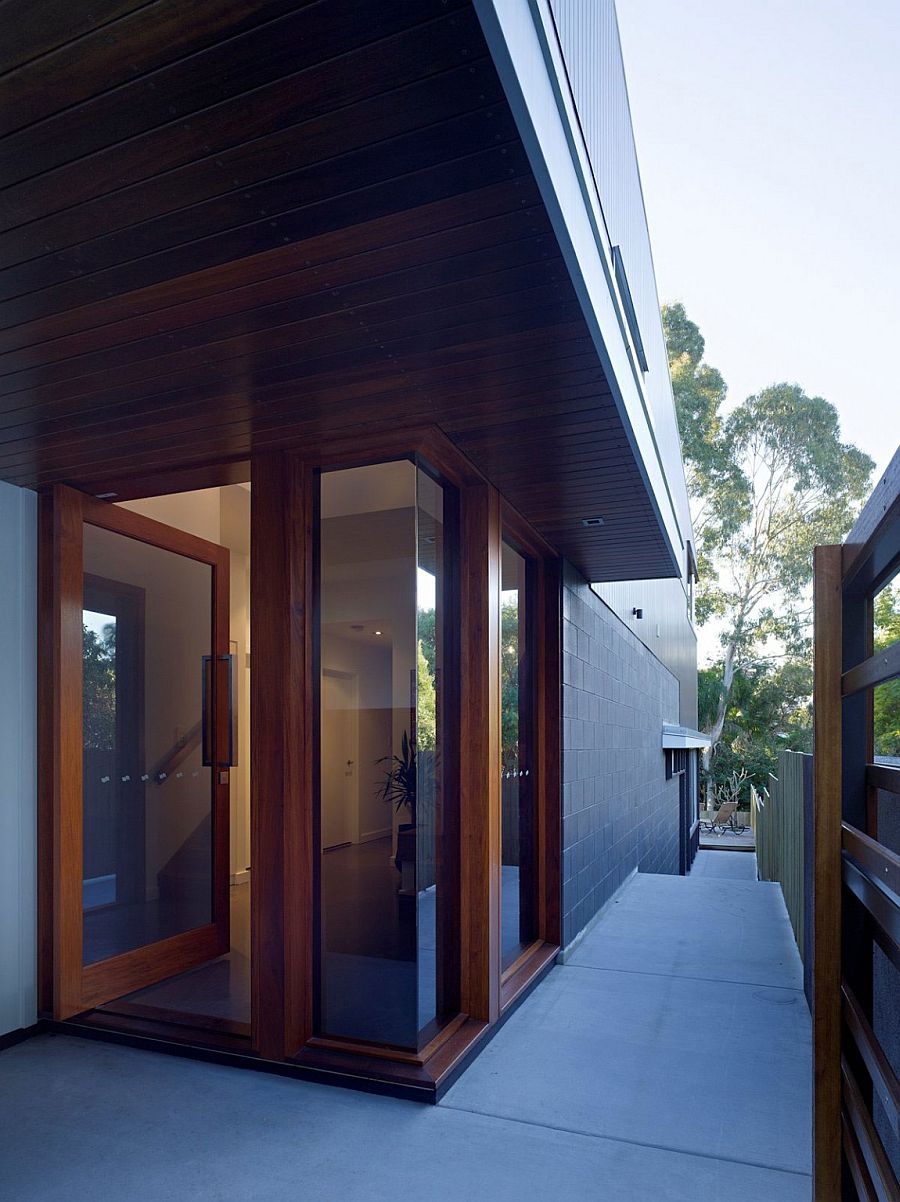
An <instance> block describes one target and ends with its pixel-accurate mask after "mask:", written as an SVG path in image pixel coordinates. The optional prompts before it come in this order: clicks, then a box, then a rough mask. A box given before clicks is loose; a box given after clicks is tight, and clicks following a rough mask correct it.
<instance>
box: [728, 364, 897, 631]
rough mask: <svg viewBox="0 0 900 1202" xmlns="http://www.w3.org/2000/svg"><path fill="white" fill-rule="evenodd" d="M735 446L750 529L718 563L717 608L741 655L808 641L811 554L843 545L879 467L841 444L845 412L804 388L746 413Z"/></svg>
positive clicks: (774, 392) (735, 416)
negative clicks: (771, 643)
mask: <svg viewBox="0 0 900 1202" xmlns="http://www.w3.org/2000/svg"><path fill="white" fill-rule="evenodd" d="M725 432H726V439H727V441H728V444H729V446H730V447H731V448H732V450H733V453H734V455H735V456H736V458H737V460H738V462H739V464H740V466H741V469H742V471H743V472H744V475H745V476H746V478H747V480H748V482H749V488H750V493H749V499H750V510H749V514H748V518H747V520H746V521H744V522H742V523H741V525H740V526H739V527H738V528H737V529H736V530H735V532H734V533H733V534H732V535H731V537H730V538H729V539H727V540H726V541H725V543H724V544H723V546H722V548H721V550H720V552H719V555H718V564H717V567H718V576H719V585H718V588H717V589H716V590H715V602H714V609H715V610H716V611H717V612H718V613H719V614H721V615H723V616H726V618H727V620H728V625H729V627H730V629H729V630H728V632H727V636H728V638H729V639H730V638H734V640H735V641H736V643H737V645H738V647H740V648H748V649H749V650H750V653H751V654H752V649H753V647H754V645H758V644H759V642H760V641H761V640H764V639H766V638H771V637H774V638H778V639H781V640H782V641H783V642H785V643H786V644H787V645H788V646H789V647H790V648H792V649H793V650H794V651H797V652H800V653H802V652H804V651H805V649H806V641H807V639H808V623H809V607H808V603H807V604H799V605H798V603H802V602H805V601H807V598H806V597H805V592H806V590H807V589H808V586H809V585H810V583H811V580H812V551H813V547H814V546H816V545H817V544H820V543H836V542H840V541H841V540H842V539H843V537H844V535H845V534H846V533H847V531H848V530H849V529H850V527H851V525H852V524H853V520H854V517H855V515H856V512H857V509H858V506H859V504H860V502H861V501H862V500H863V499H864V498H865V496H866V494H867V493H868V490H869V478H870V475H871V472H872V468H873V467H874V464H873V462H872V460H871V459H870V458H869V457H868V455H865V454H864V453H863V452H862V451H860V450H859V449H858V448H857V447H855V446H853V445H852V444H849V443H844V442H841V437H840V423H839V420H838V414H837V410H836V409H835V408H834V406H833V405H831V404H829V402H828V401H826V400H824V399H823V398H822V397H810V396H807V395H806V393H804V391H803V390H802V389H801V388H800V387H799V386H798V385H796V384H775V385H772V386H771V387H769V388H765V389H763V391H762V392H760V393H758V394H757V395H756V396H751V397H749V398H748V399H747V400H746V401H744V402H743V403H742V404H740V405H738V406H737V407H736V408H735V409H734V410H733V411H732V413H731V414H730V416H729V417H728V420H727V422H726V425H725Z"/></svg>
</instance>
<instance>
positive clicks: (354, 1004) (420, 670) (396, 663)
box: [318, 460, 444, 1047]
mask: <svg viewBox="0 0 900 1202" xmlns="http://www.w3.org/2000/svg"><path fill="white" fill-rule="evenodd" d="M443 504H444V498H443V490H442V489H441V487H440V486H439V485H437V484H436V483H435V482H434V481H432V480H431V479H430V477H428V476H427V475H425V474H424V473H423V472H421V471H420V470H419V469H417V468H416V466H415V465H414V464H413V463H411V462H409V461H405V460H404V461H400V462H395V463H385V464H376V465H372V466H367V467H359V468H350V469H345V470H341V471H334V472H326V473H323V475H322V476H321V491H320V523H319V529H320V537H319V580H320V597H319V619H320V621H319V630H320V635H319V657H320V711H319V715H320V737H319V746H320V771H319V799H320V802H319V847H320V884H319V888H320V898H321V905H320V929H319V1014H318V1027H319V1029H320V1030H321V1031H322V1032H323V1033H326V1034H330V1035H337V1036H345V1037H348V1038H354V1039H363V1040H371V1041H375V1042H379V1043H388V1044H395V1045H399V1046H402V1047H416V1046H417V1045H418V1044H419V1043H420V1042H421V1040H422V1039H423V1038H425V1034H426V1030H427V1028H429V1026H430V1025H432V1024H433V1022H434V1020H435V1019H436V1018H437V1017H438V1016H439V1012H440V1011H441V1009H442V1007H441V1006H440V1005H439V1004H438V987H437V975H438V970H437V959H438V957H437V951H436V949H437V946H438V942H439V940H438V937H437V931H436V927H437V924H438V923H439V922H440V921H441V919H442V915H441V904H442V901H443V898H442V897H441V896H440V891H439V889H438V885H437V882H438V878H439V875H440V865H439V863H438V860H439V851H440V839H439V832H440V829H441V823H442V815H441V805H440V783H441V772H440V768H439V764H440V760H439V755H438V750H439V744H440V729H441V720H442V715H441V710H442V701H441V686H440V681H441V674H442V670H443V665H442V647H443V642H444V639H443V635H442V621H443V612H442V611H443V605H442V596H443V581H442V575H443V561H444V536H443Z"/></svg>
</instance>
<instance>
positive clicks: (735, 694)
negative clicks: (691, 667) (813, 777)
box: [698, 659, 812, 803]
mask: <svg viewBox="0 0 900 1202" xmlns="http://www.w3.org/2000/svg"><path fill="white" fill-rule="evenodd" d="M722 670H723V665H722V663H721V662H719V663H716V664H712V665H711V666H710V667H708V668H701V669H700V671H699V673H698V684H699V690H698V695H699V711H700V725H701V726H702V727H703V728H704V729H709V728H710V727H711V726H712V724H713V722H714V721H715V717H716V712H717V708H718V704H719V693H720V688H721V681H722ZM785 748H787V749H788V750H790V751H806V752H809V751H812V668H811V666H810V664H809V663H808V662H807V661H804V660H790V659H789V660H787V661H786V662H785V663H783V664H781V665H779V666H774V665H772V664H771V663H768V662H766V661H764V660H760V661H757V662H755V663H752V664H747V665H745V666H744V667H742V668H740V669H739V670H738V671H736V672H735V675H734V682H733V685H732V690H731V700H730V704H729V706H728V709H727V711H726V714H725V723H724V726H723V729H722V736H721V739H720V741H719V747H718V752H717V754H716V755H715V757H714V758H713V759H712V761H711V763H710V767H709V770H708V773H707V787H708V786H709V785H710V784H711V785H712V787H713V789H714V790H715V791H716V792H717V793H721V792H722V791H723V790H724V789H725V788H726V786H727V783H728V781H729V780H730V779H731V777H732V774H733V773H735V772H737V773H740V772H741V770H742V769H746V771H747V777H748V786H749V784H753V785H755V786H756V788H757V789H761V788H763V787H766V786H768V783H769V782H768V775H769V773H770V772H774V771H775V766H776V762H777V759H778V752H779V751H781V750H783V749H785ZM748 800H749V787H748V788H747V789H746V795H745V796H743V797H742V798H741V801H742V803H746V802H747V801H748Z"/></svg>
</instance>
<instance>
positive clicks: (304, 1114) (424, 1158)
mask: <svg viewBox="0 0 900 1202" xmlns="http://www.w3.org/2000/svg"><path fill="white" fill-rule="evenodd" d="M754 871H755V857H753V856H752V855H748V854H747V853H745V852H722V851H708V852H701V853H700V855H699V856H698V859H697V862H696V864H695V867H694V871H693V872H692V874H691V876H690V877H688V878H678V877H663V876H649V875H646V876H645V875H639V876H637V877H634V878H633V879H632V880H631V881H630V882H629V884H628V885H627V886H626V888H625V889H624V890H623V891H622V893H621V895H620V897H619V899H618V901H616V902H614V903H613V904H612V905H611V906H610V907H609V908H608V910H607V911H606V913H605V914H604V915H603V916H602V917H601V919H600V921H599V922H598V923H597V924H596V925H595V926H594V928H593V929H592V930H591V931H590V932H589V933H588V934H587V935H586V937H585V938H584V939H583V940H582V942H581V944H580V945H579V946H578V947H577V948H576V949H575V951H574V953H573V954H571V956H570V957H569V960H568V962H567V963H566V964H565V965H560V966H557V967H556V968H554V970H553V971H552V972H551V974H550V975H549V976H548V977H547V979H546V980H545V981H544V982H543V983H542V984H541V986H540V987H539V988H538V989H537V990H536V991H535V992H534V993H533V994H532V995H531V997H530V998H528V999H527V1000H526V1002H525V1003H524V1004H523V1005H522V1006H521V1007H520V1008H519V1010H518V1011H517V1012H516V1013H515V1014H514V1015H513V1016H512V1018H511V1019H510V1020H509V1022H507V1023H506V1025H505V1026H504V1027H503V1028H502V1029H501V1030H500V1031H499V1033H498V1034H497V1036H496V1037H495V1039H494V1040H493V1042H492V1043H491V1044H490V1045H489V1047H487V1048H486V1049H485V1050H484V1052H482V1054H481V1056H480V1057H479V1058H478V1059H477V1060H476V1061H475V1062H474V1064H473V1065H472V1066H471V1067H470V1068H469V1069H468V1071H467V1072H466V1073H465V1074H464V1075H463V1076H462V1077H461V1078H460V1079H459V1081H458V1082H457V1083H456V1084H455V1085H454V1086H453V1088H452V1089H451V1090H450V1091H449V1092H448V1093H447V1095H446V1096H445V1098H444V1100H443V1101H442V1103H441V1104H440V1105H438V1106H436V1107H428V1106H422V1105H418V1104H416V1103H412V1102H400V1101H395V1100H393V1099H389V1098H382V1097H374V1096H369V1095H365V1094H360V1093H351V1092H349V1091H344V1090H338V1089H331V1088H328V1087H325V1086H318V1085H311V1084H307V1083H304V1082H298V1081H293V1080H288V1079H285V1078H281V1077H275V1076H268V1075H264V1074H260V1073H253V1072H246V1071H242V1070H239V1069H230V1068H226V1067H222V1066H218V1065H210V1064H203V1063H200V1062H197V1061H191V1060H182V1059H176V1058H173V1057H170V1056H161V1055H156V1054H154V1053H150V1052H144V1051H137V1050H134V1049H131V1048H124V1047H117V1046H114V1045H111V1044H103V1043H97V1042H92V1041H87V1040H81V1039H76V1038H72V1037H69V1036H55V1035H44V1036H40V1037H38V1038H36V1039H32V1040H29V1041H28V1042H26V1043H23V1044H20V1045H18V1046H17V1047H14V1048H11V1049H9V1050H8V1051H6V1052H4V1053H2V1054H0V1097H2V1099H3V1105H4V1116H5V1117H4V1123H3V1125H2V1127H0V1198H10V1199H16V1200H17V1202H31V1200H37V1199H40V1200H42V1202H43V1200H45V1199H46V1200H48V1202H49V1200H51V1199H52V1200H55V1199H59V1200H60V1202H62V1200H63V1199H65V1200H66V1202H79V1200H81V1199H91V1200H100V1199H110V1200H112V1202H132V1200H134V1202H151V1200H152V1202H168V1200H170V1199H171V1200H178V1202H181V1200H182V1199H223V1200H225V1199H229V1200H230V1199H235V1198H240V1199H260V1200H262V1199H267V1200H270V1202H281V1200H287V1199H298V1200H303V1202H307V1200H308V1202H319V1200H322V1202H326V1200H327V1202H339V1200H340V1202H356V1200H360V1202H363V1200H366V1202H368V1200H372V1202H381V1200H385V1202H387V1200H390V1202H396V1199H398V1198H407V1199H415V1200H417V1202H432V1200H433V1202H444V1200H451V1199H470V1198H483V1199H489V1200H491V1202H495V1200H496V1202H505V1200H507V1199H508V1200H509V1202H522V1200H530V1199H535V1200H537V1199H541V1200H542V1202H559V1200H563V1199H595V1198H596V1199H604V1200H607V1199H608V1200H610V1202H619V1200H621V1202H633V1200H636V1199H644V1198H653V1199H659V1200H672V1202H676V1200H677V1202H682V1200H685V1202H686V1200H688V1199H691V1200H692V1202H694V1200H704V1199H716V1200H719V1202H745V1200H746V1202H751V1200H752V1202H756V1200H757V1199H760V1198H765V1199H766V1202H809V1199H810V1196H811V1189H810V1177H809V1172H810V1138H809V1129H810V1023H809V1014H808V1011H807V1008H806V1002H805V1000H804V997H803V993H802V974H801V967H800V962H799V959H798V957H797V953H796V949H795V947H794V944H793V939H792V936H791V931H790V927H789V925H788V921H787V915H786V913H785V910H784V904H783V902H782V899H781V893H780V890H779V889H778V886H776V885H772V884H766V883H758V882H756V880H755V879H754Z"/></svg>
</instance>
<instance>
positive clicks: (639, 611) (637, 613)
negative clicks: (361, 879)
mask: <svg viewBox="0 0 900 1202" xmlns="http://www.w3.org/2000/svg"><path fill="white" fill-rule="evenodd" d="M631 615H632V617H634V618H642V617H643V616H644V611H643V610H642V609H638V608H637V606H635V608H634V609H633V610H632V611H631Z"/></svg>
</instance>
